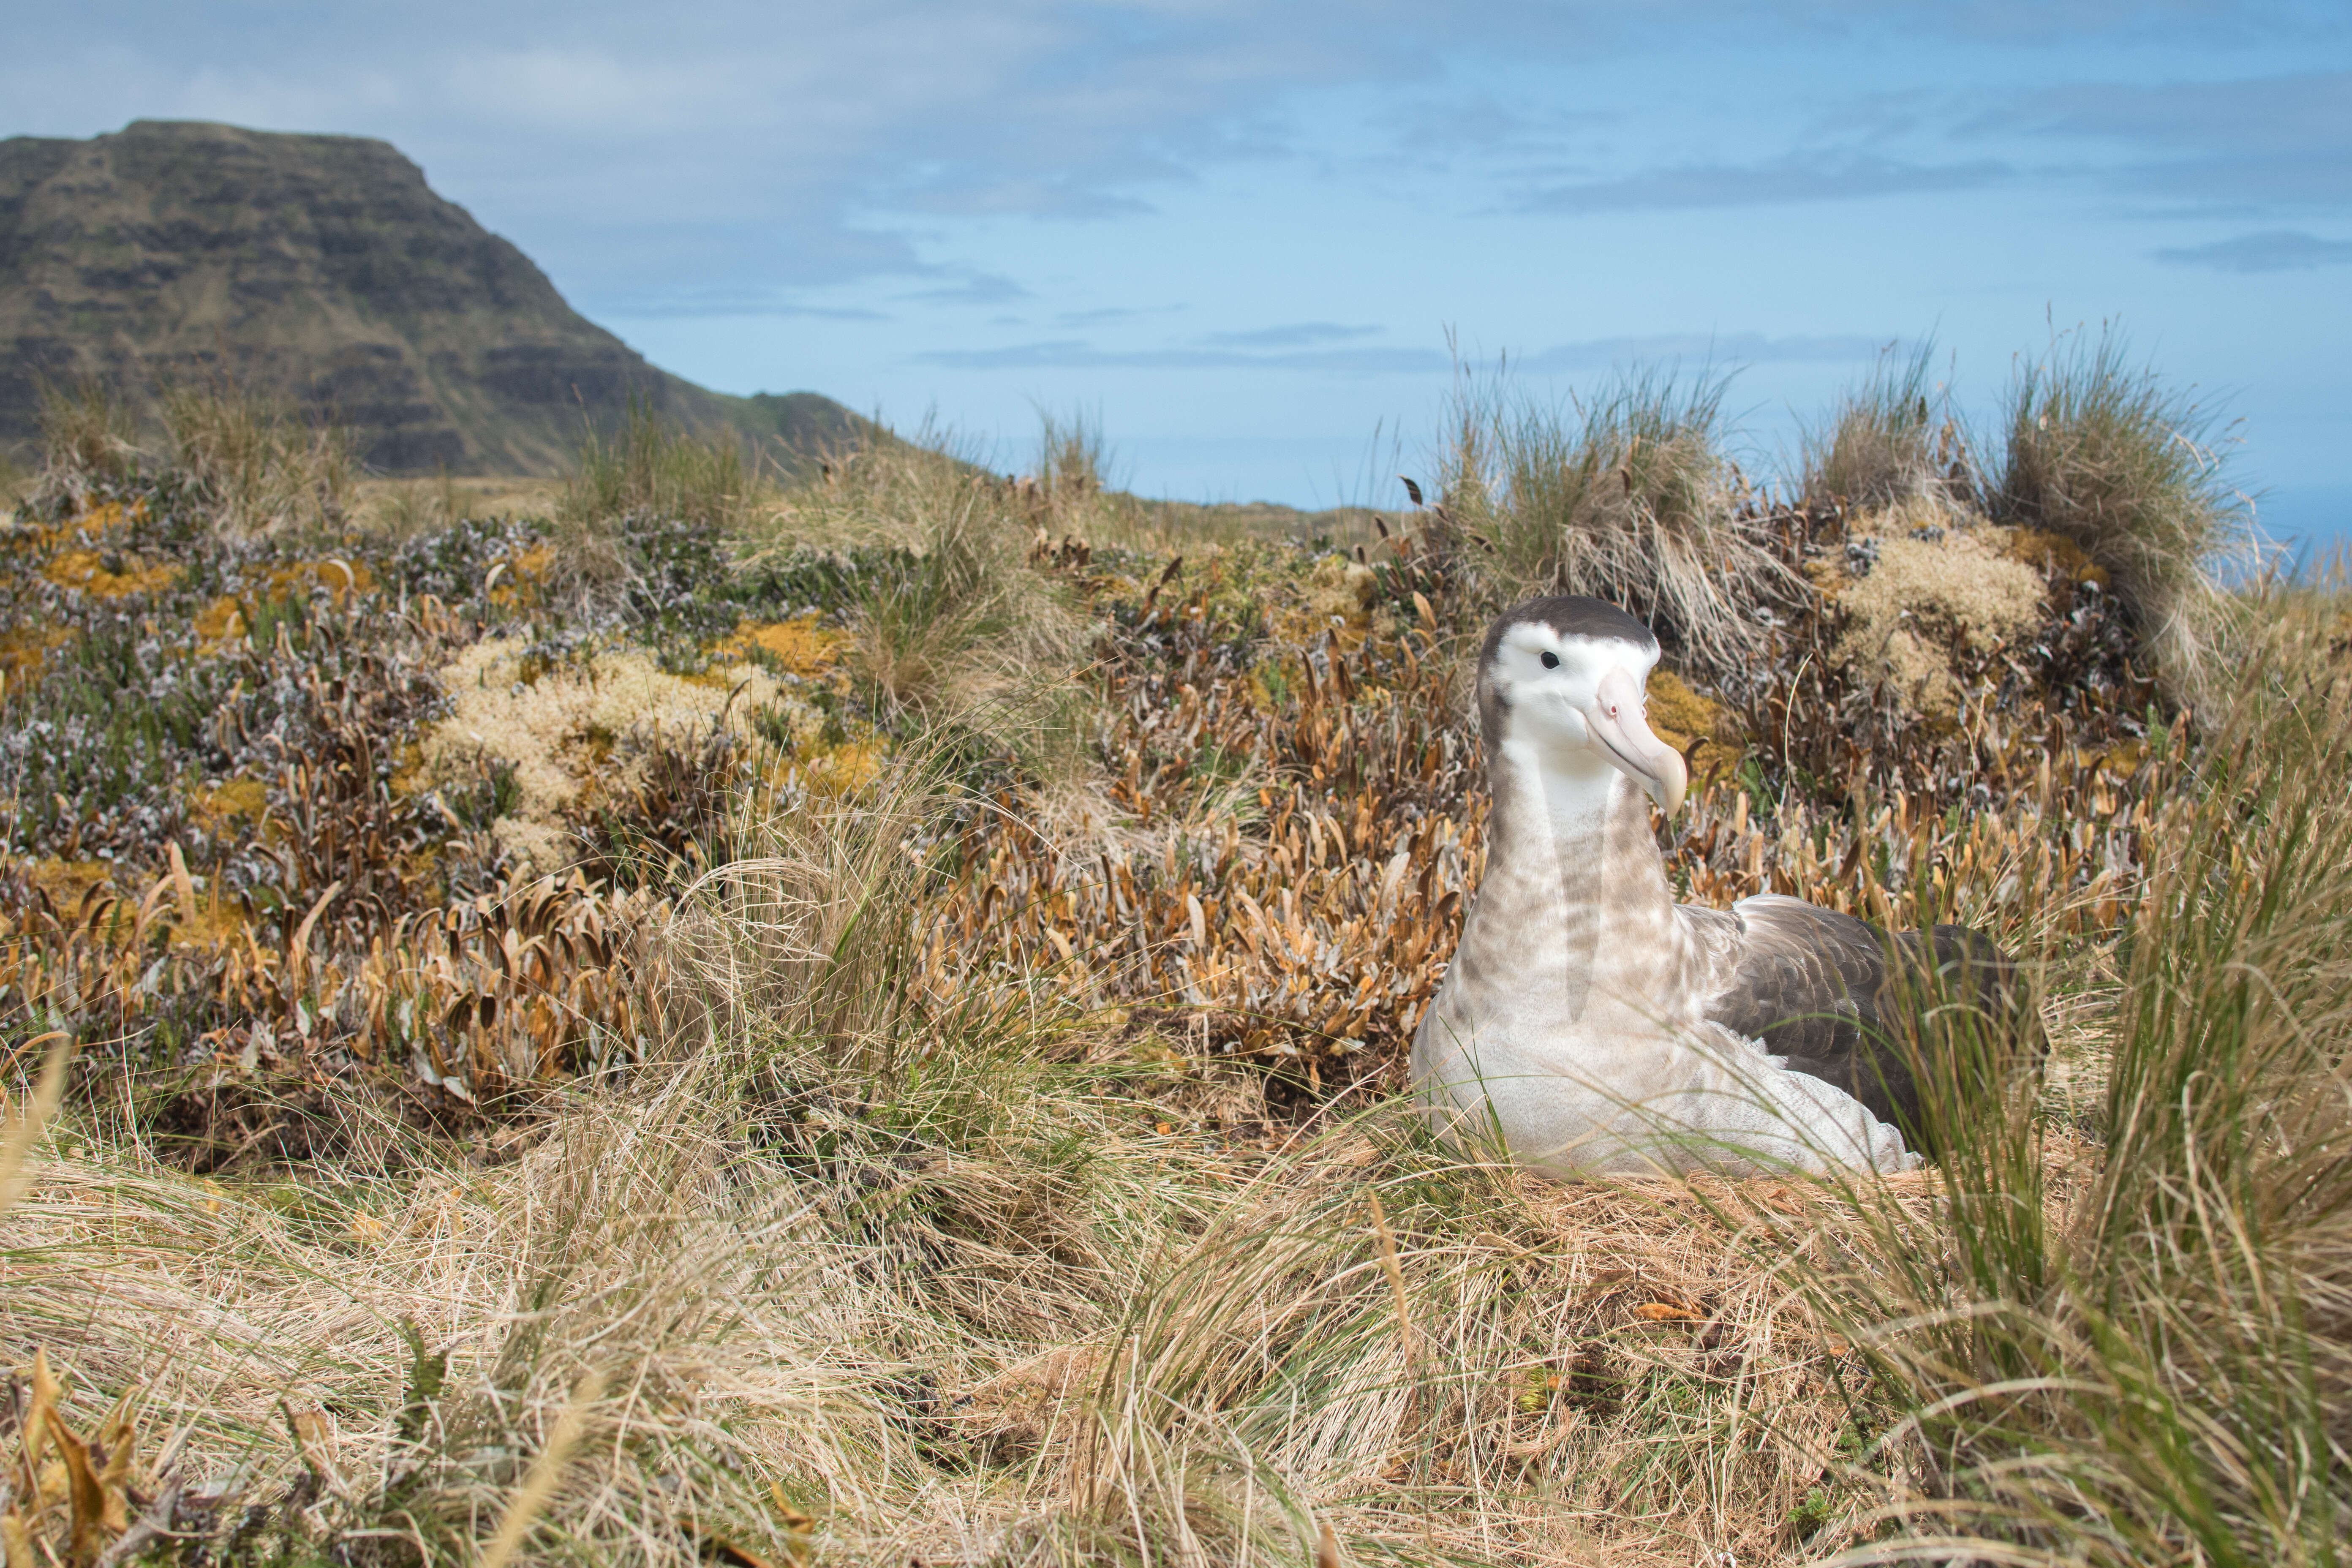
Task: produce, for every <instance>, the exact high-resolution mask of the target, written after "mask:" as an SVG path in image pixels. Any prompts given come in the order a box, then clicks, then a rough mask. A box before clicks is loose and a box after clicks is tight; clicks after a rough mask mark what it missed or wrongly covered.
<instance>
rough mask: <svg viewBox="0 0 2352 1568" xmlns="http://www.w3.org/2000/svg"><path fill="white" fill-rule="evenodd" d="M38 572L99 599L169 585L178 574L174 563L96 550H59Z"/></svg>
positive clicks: (139, 592)
mask: <svg viewBox="0 0 2352 1568" xmlns="http://www.w3.org/2000/svg"><path fill="white" fill-rule="evenodd" d="M41 574H42V575H43V576H45V577H47V579H48V580H49V581H50V582H52V583H55V584H57V585H58V587H60V588H74V589H78V590H79V591H80V592H82V593H85V594H88V595H90V596H91V597H93V598H99V599H119V598H121V597H122V596H123V595H127V594H152V593H155V592H157V591H158V590H160V589H163V588H168V587H170V586H171V585H172V584H173V582H174V581H176V580H177V579H178V577H179V575H180V568H179V566H178V564H177V563H173V562H170V561H159V562H157V563H154V564H152V565H149V564H148V563H144V562H142V561H140V560H138V559H137V558H136V557H133V556H128V555H101V554H100V553H99V552H97V551H95V550H62V551H59V552H58V553H57V554H56V555H55V556H53V557H51V558H50V561H49V563H48V565H47V567H45V568H43V569H42V573H41Z"/></svg>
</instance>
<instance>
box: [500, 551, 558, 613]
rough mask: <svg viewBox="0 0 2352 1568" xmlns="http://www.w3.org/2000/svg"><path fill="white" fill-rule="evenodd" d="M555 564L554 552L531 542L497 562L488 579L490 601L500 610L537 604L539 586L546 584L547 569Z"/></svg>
mask: <svg viewBox="0 0 2352 1568" xmlns="http://www.w3.org/2000/svg"><path fill="white" fill-rule="evenodd" d="M554 564H555V552H554V551H553V550H552V549H551V548H550V547H549V546H547V545H544V544H534V545H532V546H531V547H530V549H528V550H526V551H524V552H521V553H520V554H519V555H510V556H508V557H506V558H505V559H504V560H501V561H499V563H497V564H496V565H494V566H492V567H491V568H490V570H489V573H488V579H487V580H488V583H489V599H490V603H491V604H493V605H499V607H501V608H503V609H514V608H517V607H519V606H527V605H536V604H537V603H539V594H540V589H541V588H542V587H543V586H545V585H546V583H547V574H548V569H549V568H550V567H551V566H553V565H554Z"/></svg>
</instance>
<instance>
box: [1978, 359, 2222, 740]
mask: <svg viewBox="0 0 2352 1568" xmlns="http://www.w3.org/2000/svg"><path fill="white" fill-rule="evenodd" d="M2004 423H2005V426H2006V431H2005V434H2006V437H2007V445H2006V447H2005V449H2004V451H2003V454H2002V458H2001V461H2000V468H1999V470H1998V471H1997V472H1996V473H1995V474H1993V475H1992V476H1991V477H1990V480H1989V483H1988V485H1987V488H1986V494H1985V502H1986V507H1987V510H1989V511H1990V512H1991V514H1992V515H1993V517H1994V518H1995V519H1996V520H1997V521H2004V522H2014V523H2019V524H2022V525H2024V526H2027V527H2031V528H2038V529H2042V530H2044V531H2048V532H2051V533H2054V534H2056V535H2058V536H2059V537H2061V538H2063V539H2066V540H2068V541H2071V542H2073V543H2074V544H2075V545H2076V546H2077V547H2079V548H2080V549H2081V550H2082V551H2083V552H2084V553H2085V554H2087V555H2089V556H2090V558H2091V559H2092V560H2093V561H2095V562H2096V563H2098V564H2099V565H2100V566H2102V567H2104V568H2105V569H2106V571H2107V572H2108V573H2110V574H2112V575H2113V578H2114V582H2115V586H2116V592H2117V593H2118V594H2120V595H2122V597H2123V599H2124V601H2125V602H2126V604H2127V605H2130V607H2131V608H2132V610H2133V611H2134V613H2135V614H2136V615H2137V616H2138V617H2139V620H2140V623H2141V628H2142V635H2143V637H2145V638H2146V639H2147V642H2148V644H2149V645H2150V646H2151V647H2153V649H2154V650H2155V653H2156V656H2157V659H2158V664H2159V665H2160V666H2161V668H2162V669H2163V671H2164V674H2165V676H2166V678H2167V680H2168V684H2169V685H2170V686H2171V687H2172V688H2173V689H2174V690H2175V691H2176V692H2177V693H2178V694H2179V695H2180V696H2181V697H2182V698H2184V699H2186V700H2210V698H2211V697H2212V695H2213V689H2212V686H2211V677H2212V676H2213V674H2214V672H2215V669H2216V661H2217V659H2218V658H2220V656H2221V647H2222V646H2223V642H2224V639H2225V638H2226V637H2227V636H2228V634H2229V632H2230V630H2231V621H2232V616H2233V610H2234V608H2235V606H2236V605H2237V601H2236V600H2235V599H2233V598H2232V597H2231V595H2230V593H2229V592H2228V591H2227V589H2226V588H2225V586H2224V584H2225V582H2226V581H2228V580H2229V577H2230V575H2231V574H2233V573H2234V574H2238V575H2242V574H2243V569H2244V568H2246V567H2247V566H2249V565H2251V564H2252V563H2254V562H2255V560H2256V557H2257V551H2258V546H2257V541H2256V538H2255V535H2254V533H2253V530H2252V519H2251V517H2250V515H2249V513H2248V509H2247V507H2246V505H2245V502H2244V501H2243V500H2242V498H2241V497H2239V496H2238V495H2236V494H2235V493H2234V492H2233V491H2232V490H2231V487H2230V483H2229V479H2228V477H2227V468H2226V462H2225V458H2224V454H2223V452H2222V451H2221V446H2220V444H2219V441H2218V440H2217V437H2216V431H2215V423H2216V416H2214V415H2212V414H2211V413H2210V412H2209V411H2208V410H2206V409H2205V408H2203V407H2200V405H2198V404H2197V403H2196V402H2195V401H2194V400H2193V398H2192V397H2191V395H2190V394H2189V392H2187V391H2184V390H2181V389H2179V388H2176V387H2170V386H2167V385H2166V384H2164V383H2163V382H2162V381H2161V380H2159V379H2158V376H2157V375H2156V374H2155V372H2154V371H2152V370H2148V369H2146V368H2141V367H2137V366H2136V365H2135V364H2134V363H2133V362H2132V360H2131V354H2130V346H2129V344H2128V342H2126V339H2125V338H2124V337H2123V335H2122V333H2121V332H2119V331H2116V330H2115V329H2113V328H2112V327H2110V328H2106V329H2103V330H2102V331H2100V333H2099V335H2098V336H2097V337H2096V338H2095V339H2094V338H2092V337H2090V336H2088V335H2087V334H2085V333H2083V332H2080V331H2077V332H2075V333H2074V334H2072V335H2070V336H2068V337H2065V338H2062V339H2061V340H2060V341H2059V342H2057V343H2055V344H2053V347H2052V349H2051V351H2050V353H2048V354H2046V355H2044V356H2043V357H2042V358H2041V359H2039V360H2032V361H2028V362H2025V363H2022V364H2021V366H2020V367H2019V369H2018V372H2017V374H2016V376H2015V378H2014V379H2013V381H2012V382H2011V387H2010V393H2009V401H2008V409H2007V415H2006V418H2005V421H2004Z"/></svg>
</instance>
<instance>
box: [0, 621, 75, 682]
mask: <svg viewBox="0 0 2352 1568" xmlns="http://www.w3.org/2000/svg"><path fill="white" fill-rule="evenodd" d="M72 640H73V633H71V632H69V631H68V630H67V629H66V628H65V627H63V626H11V627H9V628H8V629H7V630H6V631H5V632H0V678H5V679H6V681H7V684H8V685H9V686H10V687H16V686H21V685H23V684H24V683H25V682H26V681H28V680H33V679H37V678H38V677H39V675H40V673H41V666H42V665H44V664H46V663H47V662H48V658H49V655H50V653H51V652H53V651H54V650H56V649H58V648H61V647H65V646H66V644H68V643H69V642H71V641H72Z"/></svg>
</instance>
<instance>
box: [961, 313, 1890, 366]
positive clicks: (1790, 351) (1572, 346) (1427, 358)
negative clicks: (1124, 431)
mask: <svg viewBox="0 0 2352 1568" xmlns="http://www.w3.org/2000/svg"><path fill="white" fill-rule="evenodd" d="M1366 331H1370V329H1368V328H1354V327H1339V326H1337V325H1335V324H1334V323H1331V322H1328V321H1302V322H1299V323H1297V326H1295V327H1274V328H1267V329H1265V330H1264V331H1257V332H1231V333H1219V334H1215V338H1216V341H1215V342H1212V340H1210V339H1203V340H1202V344H1201V345H1199V346H1189V347H1178V348H1142V349H1104V348H1097V347H1096V346H1095V345H1094V344H1092V343H1090V342H1086V341H1085V340H1083V339H1079V338H1057V339H1051V340H1047V341H1044V342H1027V343H1012V344H1007V345H1005V346H1004V347H1002V348H992V349H934V350H930V351H929V352H926V353H920V354H918V355H916V356H915V358H916V360H917V362H918V363H923V364H935V365H941V366H944V367H946V368H948V369H951V370H1225V371H1230V370H1280V371H1307V372H1312V373H1316V374H1326V375H1351V376H1352V375H1429V374H1440V373H1444V372H1445V371H1448V370H1450V369H1452V368H1453V364H1454V361H1453V359H1452V357H1451V356H1449V355H1447V354H1444V353H1439V352H1438V351H1437V350H1435V349H1421V348H1386V347H1377V346H1371V345H1366V346H1362V347H1356V348H1339V347H1331V348H1318V347H1311V346H1307V345H1308V344H1310V343H1312V342H1316V341H1318V336H1319V337H1320V338H1321V339H1322V340H1323V341H1328V338H1329V337H1331V336H1339V335H1344V336H1354V335H1357V334H1359V333H1361V332H1366ZM1293 334H1296V335H1293ZM1245 340H1246V342H1245ZM1888 341H1889V340H1887V339H1885V338H1872V337H1862V336H1858V335H1854V334H1822V335H1816V336H1791V337H1772V336H1769V335H1767V334H1765V333H1761V332H1723V333H1709V332H1674V333H1662V334H1659V335H1656V336H1651V337H1622V338H1591V339H1586V340H1584V341H1582V342H1570V343H1555V344H1553V345H1552V346H1551V347H1549V348H1546V349H1541V350H1538V351H1537V352H1535V353H1528V354H1520V355H1513V356H1511V358H1510V363H1511V364H1512V365H1513V366H1515V367H1516V368H1517V369H1519V370H1522V371H1527V372H1531V373H1534V374H1554V373H1560V372H1575V371H1590V370H1607V369H1610V368H1611V367H1612V366H1616V365H1622V364H1633V363H1659V362H1662V361H1687V362H1694V363H1706V364H1718V365H1720V364H1733V363H1766V362H1783V363H1827V364H1846V363H1865V362H1867V361H1869V360H1871V359H1873V358H1874V357H1876V356H1877V355H1878V354H1879V353H1881V352H1882V351H1883V350H1885V347H1886V345H1887V342H1888ZM1294 344H1295V345H1297V346H1287V345H1294Z"/></svg>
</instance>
